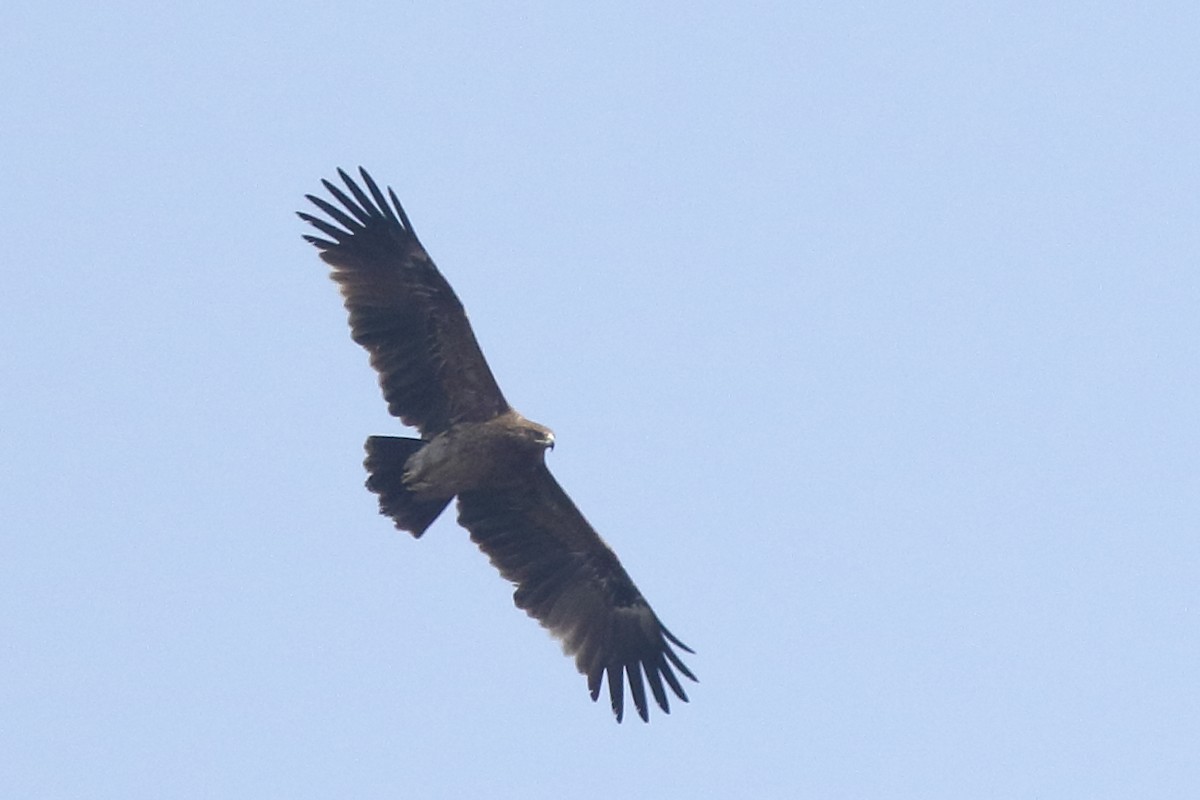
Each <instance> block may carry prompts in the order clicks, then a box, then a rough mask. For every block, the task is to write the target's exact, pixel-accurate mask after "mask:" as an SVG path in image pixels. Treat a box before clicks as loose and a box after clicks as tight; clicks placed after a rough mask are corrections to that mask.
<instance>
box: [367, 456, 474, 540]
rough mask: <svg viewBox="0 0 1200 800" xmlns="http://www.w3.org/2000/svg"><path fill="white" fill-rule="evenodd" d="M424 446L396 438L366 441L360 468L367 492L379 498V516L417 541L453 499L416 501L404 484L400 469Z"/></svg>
mask: <svg viewBox="0 0 1200 800" xmlns="http://www.w3.org/2000/svg"><path fill="white" fill-rule="evenodd" d="M426 444H427V442H424V441H422V440H421V439H404V438H400V437H398V436H372V437H370V438H368V439H367V444H366V449H367V458H366V460H365V461H364V462H363V466H365V467H366V468H367V472H368V473H369V475H368V477H367V488H368V489H370V490H371V491H372V492H374V493H375V494H377V495H378V496H379V513H380V514H383V515H385V516H388V517H391V518H392V520H393V521H394V522H395V523H396V527H397V528H398V529H400V530H402V531H408V532H409V533H411V534H412V535H413V536H414V537H417V538H420V536H421V534H423V533H425V529H426V528H428V527H429V526H430V525H431V524H433V521H434V520H435V519H437V517H438V514H441V513H442V511H443V509H445V508H446V506H447V505H449V503H450V500H451V499H453V498H450V497H446V498H440V497H438V498H434V499H432V500H428V499H418V498H417V496H416V495H414V494H413V493H412V491H411V490H410V489H409V488H408V487H407V486H406V485H405V484H404V465H405V464H406V463H408V459H409V457H411V456H412V454H413V453H415V452H417V451H418V450H420V449H421V448H422V447H424V446H425V445H426Z"/></svg>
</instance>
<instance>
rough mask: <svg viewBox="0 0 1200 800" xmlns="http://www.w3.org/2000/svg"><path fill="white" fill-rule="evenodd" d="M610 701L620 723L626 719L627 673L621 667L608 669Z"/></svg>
mask: <svg viewBox="0 0 1200 800" xmlns="http://www.w3.org/2000/svg"><path fill="white" fill-rule="evenodd" d="M608 699H609V700H610V701H611V702H612V710H613V714H615V715H616V717H617V722H620V721H621V720H622V719H623V718H624V717H625V671H624V670H623V669H622V668H621V666H620V665H617V666H615V667H609V668H608Z"/></svg>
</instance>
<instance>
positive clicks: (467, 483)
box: [403, 411, 554, 499]
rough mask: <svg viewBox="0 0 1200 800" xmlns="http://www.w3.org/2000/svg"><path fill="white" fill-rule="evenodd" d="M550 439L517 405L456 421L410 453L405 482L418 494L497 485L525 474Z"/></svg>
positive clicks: (431, 496)
mask: <svg viewBox="0 0 1200 800" xmlns="http://www.w3.org/2000/svg"><path fill="white" fill-rule="evenodd" d="M553 445H554V434H553V433H551V431H550V429H549V428H547V427H545V426H544V425H538V424H537V423H536V422H531V421H529V420H527V419H525V418H524V417H522V416H521V415H520V414H518V413H517V412H516V411H509V412H507V413H505V414H502V415H500V416H498V417H496V418H494V419H491V420H488V421H487V422H460V423H458V424H457V425H453V426H451V427H450V428H449V429H447V430H445V431H443V432H442V433H439V434H438V435H437V436H435V437H434V438H433V439H432V440H431V441H429V442H428V443H426V444H424V445H423V446H422V447H421V449H420V450H418V451H417V452H415V453H413V454H412V455H411V456H410V457H409V458H408V460H407V461H406V462H405V465H404V474H403V481H404V485H405V486H406V487H407V488H408V489H410V490H411V491H412V492H413V493H414V494H415V495H416V496H417V497H418V498H421V499H434V498H451V497H454V496H455V495H457V494H461V493H463V492H467V491H472V490H482V489H489V488H490V489H497V488H501V487H503V486H506V485H511V484H513V483H515V482H518V481H525V480H528V479H529V476H530V475H532V473H533V470H534V469H535V468H536V467H538V466H539V465H541V464H543V463H545V452H546V449H547V448H549V447H553Z"/></svg>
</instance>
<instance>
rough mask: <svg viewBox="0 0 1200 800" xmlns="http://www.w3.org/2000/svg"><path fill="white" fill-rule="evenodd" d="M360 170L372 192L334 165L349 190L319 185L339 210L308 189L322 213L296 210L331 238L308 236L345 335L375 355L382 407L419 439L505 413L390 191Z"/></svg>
mask: <svg viewBox="0 0 1200 800" xmlns="http://www.w3.org/2000/svg"><path fill="white" fill-rule="evenodd" d="M359 172H360V174H361V175H362V179H363V182H364V183H365V184H366V187H367V191H369V192H370V194H369V195H368V194H367V192H364V191H363V190H362V188H360V187H359V185H358V184H357V183H355V182H354V180H353V179H352V178H351V177H350V176H349V175H347V174H346V173H345V172H344V171H343V170H340V169H339V170H338V175H340V176H341V178H342V181H343V182H344V183H345V184H346V188H347V189H348V190H349V192H350V194H349V195H347V194H346V193H345V192H344V191H342V190H341V189H339V188H338V187H337V186H335V185H334V184H332V183H330V182H329V181H322V184H324V186H325V188H326V189H327V190H328V191H329V194H330V195H332V196H333V198H334V199H335V200H336V201H337V202H338V203H340V204H341V207H340V208H339V207H338V206H337V205H334V204H333V203H331V202H329V201H327V200H323V199H322V198H320V197H315V196H313V195H306V196H307V197H308V199H309V200H310V201H311V202H312V203H313V205H315V206H316V207H317V208H319V209H320V210H321V211H323V212H324V213H325V214H326V215H327V216H328V219H321V218H319V217H315V216H313V215H311V214H306V213H303V212H299V216H300V218H301V219H303V220H304V221H305V222H307V223H308V224H310V225H312V226H313V227H314V228H316V229H317V230H319V231H320V232H321V233H323V234H324V235H325V236H327V237H329V238H328V239H323V238H320V237H317V236H305V237H304V238H305V239H306V240H307V241H309V242H311V243H312V244H313V245H315V246H316V247H318V248H319V249H320V250H321V258H322V259H324V260H325V261H326V262H327V263H328V264H329V265H330V266H332V267H333V275H332V277H333V279H334V280H335V281H337V283H338V285H339V286H340V287H341V290H342V296H343V297H344V298H345V302H346V310H347V311H349V312H350V334H351V336H352V337H353V338H354V341H356V342H358V343H359V344H360V345H362V346H363V347H365V348H366V349H367V352H369V353H370V354H371V366H373V367H374V368H375V370H376V371H377V372H378V373H379V384H380V386H381V387H382V388H383V396H384V399H386V400H387V404H388V411H390V412H391V413H392V415H393V416H396V417H399V418H400V419H401V420H402V421H403V422H404V424H406V425H411V426H413V427H415V428H417V430H419V431H420V432H421V435H422V436H424V437H425V438H431V437H432V436H434V435H436V434H438V433H440V432H442V431H444V430H446V428H448V427H449V426H450V425H451V424H453V423H456V422H467V421H472V422H483V421H486V420H489V419H491V418H492V417H495V416H496V415H498V414H501V413H503V412H504V411H506V410H507V409H508V403H507V402H505V400H504V395H503V394H501V393H500V388H499V387H498V386H497V385H496V379H495V378H494V377H492V371H491V369H489V368H488V365H487V361H485V360H484V358H483V353H482V352H481V351H480V349H479V344H478V343H477V342H476V341H475V334H474V333H473V332H472V331H471V324H470V323H469V322H468V321H467V315H466V313H465V312H464V311H463V307H462V303H461V302H459V299H458V297H457V296H456V295H455V294H454V290H453V289H451V288H450V284H449V283H447V282H446V279H445V278H444V277H442V274H441V273H440V272H438V270H437V267H436V266H434V263H433V261H432V260H431V259H430V258H429V254H428V253H426V252H425V248H423V247H422V246H421V243H420V242H419V241H417V236H416V234H415V233H414V232H413V228H412V224H411V223H409V221H408V217H407V216H406V215H405V213H404V209H403V208H402V207H401V206H400V201H399V200H398V199H397V198H396V194H395V192H393V191H392V190H391V188H389V189H388V197H386V198H385V197H384V195H383V192H381V191H380V190H379V187H378V186H377V185H376V184H375V181H373V180H372V179H371V176H370V175H368V174H367V172H366V170H364V169H362V168H361V167H360V168H359ZM389 199H390V200H391V204H390V205H389V203H388V200H389ZM334 223H336V224H334Z"/></svg>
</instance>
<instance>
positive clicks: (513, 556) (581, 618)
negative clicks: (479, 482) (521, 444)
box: [458, 464, 696, 722]
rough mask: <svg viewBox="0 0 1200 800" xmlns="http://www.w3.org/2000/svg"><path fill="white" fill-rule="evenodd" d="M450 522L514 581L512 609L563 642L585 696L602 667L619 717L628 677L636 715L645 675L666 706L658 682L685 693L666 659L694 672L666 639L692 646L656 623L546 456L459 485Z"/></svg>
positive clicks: (642, 708)
mask: <svg viewBox="0 0 1200 800" xmlns="http://www.w3.org/2000/svg"><path fill="white" fill-rule="evenodd" d="M458 521H459V524H461V525H462V526H463V527H464V528H466V529H467V530H469V531H470V532H471V539H472V540H473V541H474V542H475V543H476V544H478V545H479V547H480V549H482V550H483V551H484V552H485V553H487V555H488V557H489V558H490V559H491V561H492V564H494V565H495V566H496V567H497V568H498V569H499V570H500V573H501V574H502V575H503V576H504V577H505V578H507V579H508V580H510V581H512V582H513V583H515V584H516V585H517V590H516V592H515V594H514V595H513V600H514V602H516V604H517V607H518V608H522V609H524V610H525V612H526V613H528V614H529V615H530V616H531V617H533V618H535V619H536V620H537V621H538V622H540V623H541V624H542V625H543V626H544V627H546V628H547V629H549V630H550V632H551V633H553V634H554V636H555V637H557V638H558V639H559V640H561V641H562V645H563V651H564V652H565V653H566V654H567V655H570V656H574V657H575V666H576V667H577V668H578V669H579V671H580V672H581V673H583V674H584V675H586V676H587V679H588V689H589V690H590V691H591V694H592V699H593V700H595V699H596V698H597V697H599V695H600V684H601V680H602V678H603V677H604V676H605V675H606V674H607V676H608V693H609V698H610V699H611V701H612V708H613V713H614V714H616V716H617V721H618V722H620V721H621V718H622V716H623V714H624V708H625V688H624V683H625V680H626V679H628V681H629V690H630V693H631V694H632V695H633V702H634V705H635V706H636V707H637V711H638V715H639V716H640V717H641V718H642V719H643V720H648V719H649V708H648V706H647V704H646V687H645V683H649V684H650V691H651V693H652V694H653V695H654V699H655V701H657V703H658V705H659V707H660V708H662V710H663V711H665V712H670V710H671V709H670V706H669V703H668V701H667V693H666V691H665V690H664V688H663V681H666V683H667V685H668V686H669V687H670V688H671V691H673V692H674V693H675V695H676V696H677V697H679V699H681V700H683V701H684V702H686V701H687V694H685V693H684V691H683V687H682V686H680V684H679V679H678V678H677V677H676V676H675V673H674V672H673V671H672V666H673V667H674V668H675V669H677V670H679V672H681V673H682V674H683V675H685V676H686V677H688V678H690V679H691V680H693V681H694V680H696V678H695V676H694V675H692V673H691V671H690V670H688V668H687V667H686V666H684V664H683V662H682V661H681V660H680V658H679V656H678V655H676V653H675V651H674V650H673V649H672V648H671V645H676V646H677V647H679V648H681V649H683V650H686V651H687V652H689V653H690V652H692V651H691V650H690V649H689V648H688V647H687V645H685V644H684V643H683V642H681V641H679V640H678V639H676V638H675V637H674V636H673V635H672V634H671V632H670V631H668V630H667V629H666V628H665V627H664V626H663V624H662V623H661V622H659V620H658V617H657V616H655V614H654V611H653V610H652V609H651V608H650V605H649V604H648V603H647V602H646V598H644V597H642V594H641V592H639V591H638V588H637V587H636V586H635V585H634V583H633V580H631V579H630V577H629V575H628V573H626V572H625V569H624V568H623V567H622V566H621V562H620V561H618V560H617V556H616V554H615V553H613V551H612V550H610V549H609V547H608V545H606V544H605V543H604V541H603V540H602V539H601V538H600V536H599V535H598V534H597V533H596V531H595V530H593V529H592V526H591V525H589V524H588V522H587V520H585V519H584V518H583V515H582V514H581V513H580V512H579V509H577V508H576V507H575V504H574V503H572V502H571V498H569V497H567V494H566V492H564V491H563V489H562V487H561V486H559V485H558V481H556V480H555V479H554V476H553V475H551V474H550V470H549V469H547V468H546V466H545V465H544V464H543V465H541V466H539V467H538V469H537V470H536V471H535V473H534V476H533V478H532V479H531V480H530V481H528V482H525V483H522V484H520V485H517V486H514V487H511V488H504V489H489V490H483V491H474V492H463V493H462V494H460V495H459V498H458ZM643 674H644V675H645V682H643V680H642V676H643Z"/></svg>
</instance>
